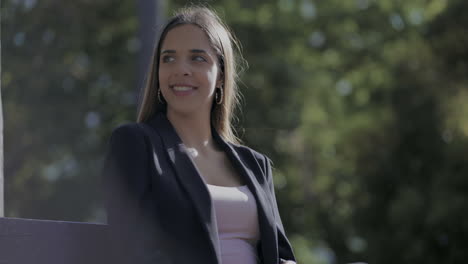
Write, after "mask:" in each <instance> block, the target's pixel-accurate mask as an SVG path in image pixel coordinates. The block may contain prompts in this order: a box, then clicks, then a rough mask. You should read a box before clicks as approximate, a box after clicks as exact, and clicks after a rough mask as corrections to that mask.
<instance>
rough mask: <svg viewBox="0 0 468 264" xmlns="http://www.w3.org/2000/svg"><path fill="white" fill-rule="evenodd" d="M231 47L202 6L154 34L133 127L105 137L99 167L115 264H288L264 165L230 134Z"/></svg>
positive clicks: (233, 96) (265, 160) (268, 167)
mask: <svg viewBox="0 0 468 264" xmlns="http://www.w3.org/2000/svg"><path fill="white" fill-rule="evenodd" d="M233 43H235V41H234V38H233V36H232V35H231V34H230V33H229V31H228V30H227V27H225V26H224V25H223V24H222V23H221V21H220V19H219V18H218V16H216V15H215V13H214V12H212V11H211V10H209V9H207V8H189V9H184V10H182V11H180V12H178V13H177V14H176V15H175V16H174V17H173V18H172V19H170V20H169V22H168V24H167V25H166V26H165V27H164V29H163V31H162V34H161V37H160V39H159V42H158V44H157V46H156V48H155V51H154V56H153V63H152V66H151V69H150V71H149V76H148V82H147V84H146V87H145V90H144V96H143V101H142V104H141V108H140V109H139V115H138V120H137V123H131V124H125V125H121V126H119V127H118V128H116V129H115V130H114V131H113V133H112V136H111V139H110V146H109V152H108V155H107V159H106V163H105V167H104V177H105V183H106V184H105V186H106V191H107V192H106V193H107V209H108V224H109V226H110V227H111V233H110V234H111V236H112V238H113V239H111V241H113V243H115V244H114V245H112V246H114V247H115V250H113V252H114V254H115V256H114V257H115V262H118V263H132V264H133V263H212V264H218V263H223V264H234V263H244V264H255V263H264V264H278V263H295V262H294V261H295V258H294V254H293V250H292V248H291V245H290V243H289V241H288V239H287V237H286V234H285V231H284V228H283V224H282V222H281V218H280V215H279V212H278V207H277V204H276V197H275V191H274V187H273V176H272V169H271V161H270V159H269V158H268V157H266V156H265V155H263V154H261V153H259V152H257V151H255V150H253V149H251V148H249V147H246V146H243V145H240V144H239V142H238V140H237V138H236V137H235V135H234V133H233V130H232V127H231V119H232V112H233V109H234V107H235V106H236V104H237V102H238V99H237V98H238V94H237V86H236V78H237V71H236V57H235V56H234V50H233V47H235V45H233ZM238 56H240V55H238Z"/></svg>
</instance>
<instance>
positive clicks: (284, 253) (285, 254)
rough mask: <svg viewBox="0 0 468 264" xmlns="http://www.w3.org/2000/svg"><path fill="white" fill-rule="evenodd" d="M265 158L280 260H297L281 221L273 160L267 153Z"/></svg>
mask: <svg viewBox="0 0 468 264" xmlns="http://www.w3.org/2000/svg"><path fill="white" fill-rule="evenodd" d="M264 158H265V167H266V168H265V172H266V179H267V182H268V186H269V189H270V194H271V197H272V202H273V205H272V207H273V211H274V215H275V221H276V227H277V233H278V254H279V257H280V261H281V262H282V261H285V260H292V261H296V258H295V256H294V252H293V249H292V247H291V244H290V243H289V240H288V238H287V237H286V233H285V231H284V227H283V222H282V221H281V216H280V214H279V210H278V204H277V202H276V195H275V187H274V183H273V173H272V165H271V163H272V162H271V160H270V159H269V158H268V157H267V156H265V155H264Z"/></svg>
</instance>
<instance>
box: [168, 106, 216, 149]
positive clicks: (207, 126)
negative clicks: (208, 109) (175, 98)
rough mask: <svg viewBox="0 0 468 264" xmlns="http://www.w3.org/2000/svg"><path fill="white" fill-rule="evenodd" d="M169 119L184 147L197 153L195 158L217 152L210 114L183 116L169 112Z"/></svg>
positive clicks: (199, 113)
mask: <svg viewBox="0 0 468 264" xmlns="http://www.w3.org/2000/svg"><path fill="white" fill-rule="evenodd" d="M167 118H168V119H169V121H170V122H171V124H172V126H173V127H174V129H175V130H176V132H177V134H178V135H179V137H180V138H181V139H182V142H183V143H184V145H185V146H186V147H187V148H189V149H191V150H192V152H193V153H196V154H195V156H198V155H203V156H206V155H208V153H209V152H212V151H213V150H216V146H215V144H214V142H213V136H212V134H211V123H210V116H209V115H208V114H204V113H201V112H198V113H193V114H189V115H183V114H179V113H176V112H173V111H168V112H167ZM193 150H194V151H193Z"/></svg>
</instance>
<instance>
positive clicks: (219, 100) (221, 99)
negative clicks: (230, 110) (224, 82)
mask: <svg viewBox="0 0 468 264" xmlns="http://www.w3.org/2000/svg"><path fill="white" fill-rule="evenodd" d="M218 90H219V92H220V95H218ZM223 96H224V94H223V88H221V87H218V88H216V92H215V100H216V103H217V104H221V103H222V102H223Z"/></svg>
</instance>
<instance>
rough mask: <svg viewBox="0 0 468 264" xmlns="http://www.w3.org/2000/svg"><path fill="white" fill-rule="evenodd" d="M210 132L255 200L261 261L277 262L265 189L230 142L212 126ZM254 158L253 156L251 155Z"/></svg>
mask: <svg viewBox="0 0 468 264" xmlns="http://www.w3.org/2000/svg"><path fill="white" fill-rule="evenodd" d="M212 134H213V137H214V139H215V140H216V141H217V142H218V143H219V144H220V145H221V146H222V147H223V149H224V151H225V152H226V154H227V155H228V157H229V158H230V160H231V161H232V162H233V166H234V167H235V168H237V169H238V172H240V173H241V176H242V177H243V178H244V179H245V180H246V182H247V186H248V187H249V189H250V191H251V192H252V194H253V195H254V197H255V199H256V202H257V208H258V209H257V210H258V216H259V219H258V221H259V226H260V236H261V241H260V243H261V247H262V253H263V263H275V264H276V263H277V262H278V254H277V252H278V249H277V246H276V245H277V241H278V238H277V233H276V232H274V230H276V224H275V221H274V216H273V209H272V207H271V204H270V202H269V200H268V198H267V197H266V194H265V191H264V190H263V188H262V187H261V186H260V184H259V183H258V180H257V179H256V177H255V175H254V174H253V172H252V170H250V169H249V167H248V166H246V165H245V163H244V162H243V160H242V159H241V158H240V157H239V154H238V153H237V152H236V151H235V150H234V148H233V147H232V146H231V144H229V143H227V142H226V141H224V139H223V138H222V137H221V136H220V135H219V134H218V133H217V131H216V130H215V129H214V128H213V127H212ZM252 158H254V157H252Z"/></svg>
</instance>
